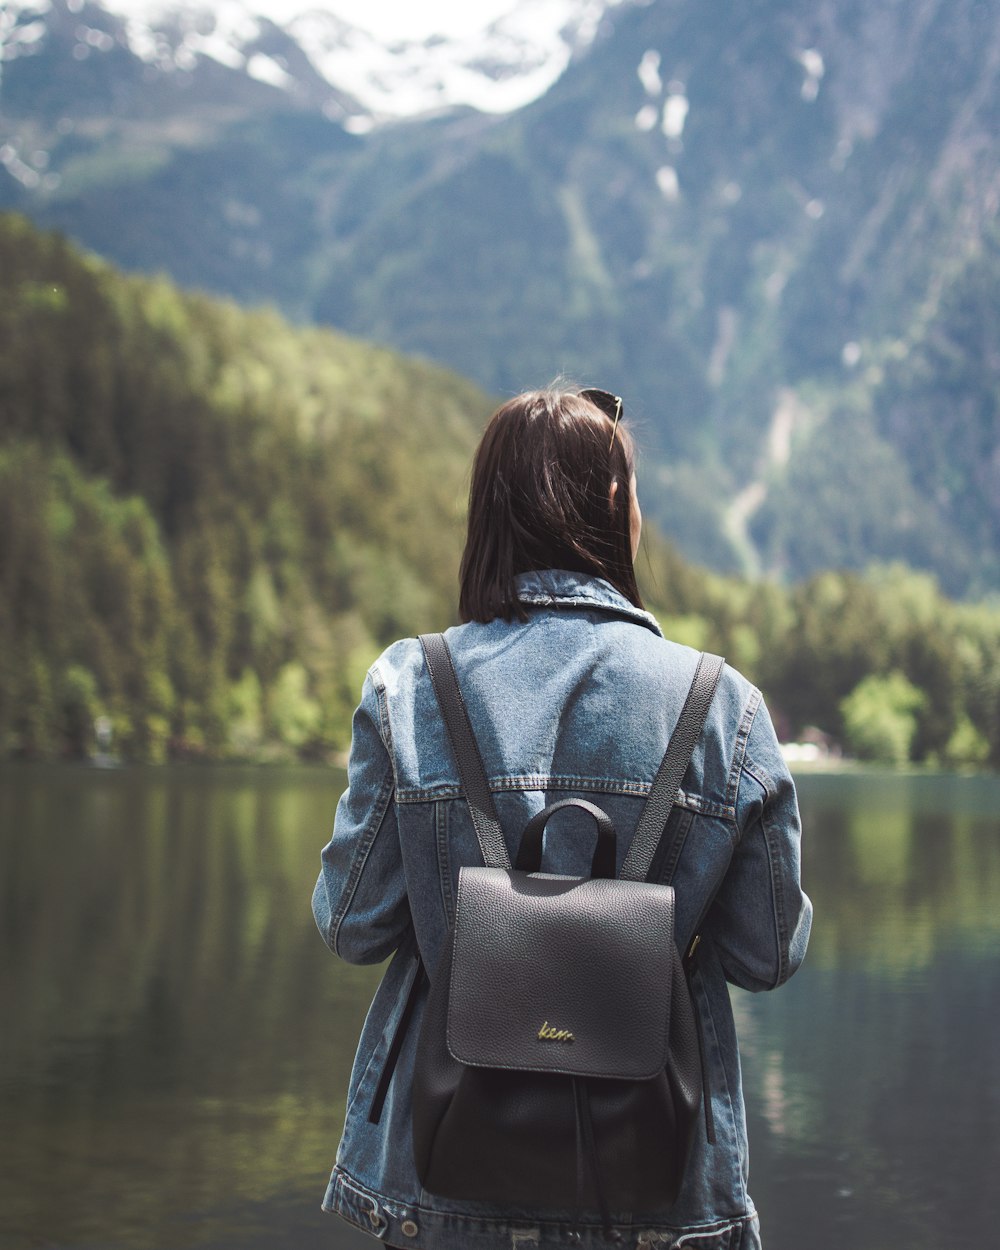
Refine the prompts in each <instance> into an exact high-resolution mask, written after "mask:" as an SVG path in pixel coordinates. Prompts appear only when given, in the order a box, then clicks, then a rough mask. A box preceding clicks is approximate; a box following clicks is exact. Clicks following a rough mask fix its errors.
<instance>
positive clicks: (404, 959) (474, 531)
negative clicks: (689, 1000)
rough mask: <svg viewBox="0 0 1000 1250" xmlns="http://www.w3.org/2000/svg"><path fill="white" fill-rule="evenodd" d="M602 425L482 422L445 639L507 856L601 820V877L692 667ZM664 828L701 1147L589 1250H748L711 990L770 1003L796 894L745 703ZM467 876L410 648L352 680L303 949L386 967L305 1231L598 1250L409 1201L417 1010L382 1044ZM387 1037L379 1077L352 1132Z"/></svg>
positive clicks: (439, 741)
mask: <svg viewBox="0 0 1000 1250" xmlns="http://www.w3.org/2000/svg"><path fill="white" fill-rule="evenodd" d="M620 416H621V401H620V400H619V399H617V398H616V397H615V396H612V395H609V394H608V393H607V392H603V391H594V390H590V391H575V390H554V389H553V390H547V391H540V392H532V393H528V394H525V395H520V396H518V397H517V398H516V399H513V400H511V401H510V402H509V403H507V404H505V405H504V406H503V407H502V408H500V409H499V410H498V411H497V412H496V414H495V415H494V416H493V418H492V419H491V421H490V423H489V425H488V426H487V429H486V431H485V433H484V435H483V438H482V441H481V442H480V445H479V449H478V451H477V453H476V458H475V462H474V466H473V474H472V486H471V492H470V503H469V521H468V539H467V543H466V548H465V554H464V556H463V560H462V567H461V596H460V613H461V617H462V620H463V622H464V624H462V625H460V626H457V627H455V628H453V629H451V630H449V631H448V633H447V638H448V643H449V646H450V649H451V653H452V656H453V659H454V665H455V669H456V672H457V676H458V680H459V684H460V686H461V688H462V692H463V694H464V697H465V701H466V704H467V706H468V710H469V715H470V718H471V721H472V725H473V728H474V730H475V734H476V738H477V740H478V742H479V746H480V750H481V752H482V755H483V757H484V761H485V766H486V771H487V773H488V776H489V779H490V788H491V790H492V792H493V795H494V799H495V802H496V806H497V809H498V812H499V816H500V819H501V822H502V824H503V828H504V834H505V838H506V840H507V842H508V850H509V851H510V853H511V854H512V855H513V854H514V853H515V851H516V846H515V839H516V838H517V836H518V835H519V833H520V831H521V830H522V829H523V828H524V826H525V824H526V822H527V821H528V819H529V818H530V817H531V816H532V815H533V814H535V813H536V812H538V811H540V810H541V809H542V808H543V807H544V806H545V805H546V804H548V803H550V802H552V801H554V800H556V799H559V798H565V797H569V796H577V797H582V798H589V799H590V800H591V801H593V802H595V803H597V804H598V805H599V806H600V807H602V808H603V809H604V810H605V811H606V812H607V813H608V815H609V816H610V817H611V819H612V821H613V823H614V826H615V828H616V829H617V830H618V831H619V834H620V835H622V836H621V837H620V839H619V841H620V845H619V846H618V851H617V854H618V866H619V868H620V866H621V862H622V860H623V858H624V855H625V852H626V851H627V849H628V841H629V837H630V836H631V832H632V831H633V830H634V828H635V825H636V821H637V818H638V814H639V811H640V809H641V807H642V803H643V799H644V796H645V794H646V793H647V792H648V790H649V788H650V783H651V781H652V778H653V776H654V775H655V773H656V770H657V767H658V765H659V762H660V760H661V758H662V756H663V752H664V749H665V746H666V743H667V741H668V740H669V738H670V735H671V733H672V731H673V728H674V726H675V725H676V723H677V720H678V717H679V714H680V709H681V706H682V704H683V701H684V697H685V695H686V693H687V690H688V686H689V684H690V682H691V678H692V676H693V673H694V669H695V665H696V662H697V658H698V657H697V655H696V653H695V652H693V651H691V650H690V649H689V648H687V647H682V646H679V645H678V644H676V643H672V642H668V641H667V640H666V639H664V637H663V635H662V633H661V631H660V629H659V626H658V625H657V623H656V621H655V620H654V619H653V617H652V616H650V615H649V614H648V613H647V612H645V611H644V609H643V606H642V601H641V598H640V596H639V591H638V587H637V586H636V581H635V573H634V569H633V561H634V558H635V554H636V551H637V548H638V543H639V532H640V528H641V515H640V511H639V504H638V500H637V498H636V490H635V463H634V448H633V442H632V439H631V437H630V435H629V433H628V431H627V429H626V428H625V427H624V426H623V425H622V424H621V421H620V419H619V418H620ZM675 821H676V822H680V825H681V826H682V833H683V842H682V849H681V852H680V855H679V858H677V860H676V863H675V864H673V865H667V864H662V863H660V864H659V865H656V864H654V868H655V869H657V870H658V871H659V872H660V873H661V874H662V877H663V878H664V879H666V878H667V877H668V876H669V878H670V880H671V882H672V884H673V885H674V886H675V889H676V896H677V909H678V910H677V920H676V925H677V928H676V932H677V940H678V945H679V947H680V949H681V950H684V949H686V947H687V944H688V943H689V942H690V940H691V938H692V937H693V935H694V930H695V926H696V925H698V924H699V921H700V920H701V924H700V928H699V932H700V934H701V943H700V946H699V961H698V967H699V972H698V975H697V977H696V978H695V980H694V994H695V1001H696V1005H697V1009H698V1013H699V1015H700V1017H701V1021H702V1026H703V1030H704V1037H705V1039H706V1042H705V1062H706V1065H707V1069H708V1071H707V1077H708V1081H707V1084H708V1088H709V1089H710V1090H711V1100H712V1112H713V1119H714V1126H715V1133H714V1143H713V1144H710V1143H709V1142H708V1140H707V1139H706V1133H705V1127H704V1122H702V1123H701V1124H700V1126H699V1129H698V1132H697V1135H696V1139H695V1143H694V1147H693V1153H692V1156H691V1159H690V1161H689V1164H688V1167H687V1171H686V1173H685V1179H684V1184H683V1188H682V1190H681V1194H680V1197H679V1198H678V1200H677V1202H676V1203H675V1204H674V1205H673V1206H672V1207H670V1208H669V1209H668V1210H662V1211H640V1212H634V1213H631V1214H627V1215H621V1214H618V1215H616V1216H615V1224H614V1227H613V1228H612V1229H611V1230H610V1232H611V1236H612V1240H614V1241H616V1242H618V1243H619V1244H621V1245H624V1246H636V1247H642V1248H644V1250H645V1248H652V1247H654V1246H664V1247H667V1246H674V1245H691V1246H698V1247H701V1248H702V1250H723V1248H725V1250H737V1248H739V1250H747V1248H753V1247H758V1246H759V1244H760V1240H759V1232H758V1226H757V1217H756V1213H755V1210H754V1207H753V1204H752V1202H751V1200H750V1197H749V1195H748V1193H747V1144H746V1126H745V1119H744V1110H743V1098H742V1091H741V1087H740V1069H739V1058H738V1052H737V1044H736V1035H735V1030H734V1026H733V1016H732V1010H731V1008H730V1004H729V995H728V990H727V982H732V983H733V984H735V985H739V986H742V987H744V988H745V989H750V990H765V989H773V988H774V987H775V986H778V985H780V984H781V983H782V982H783V981H785V980H787V978H788V977H789V976H791V974H792V973H793V972H794V971H795V969H796V968H797V967H798V965H799V963H800V962H801V960H802V957H803V955H804V953H805V947H806V942H807V940H808V934H809V924H810V919H811V906H810V903H809V900H808V899H807V897H806V896H805V895H804V894H803V892H802V889H801V886H800V881H799V816H798V809H797V805H796V800H795V791H794V788H793V786H792V781H791V778H790V777H789V775H788V772H787V770H786V768H785V766H784V763H783V761H782V758H781V754H780V752H779V749H778V744H777V741H776V738H775V734H774V729H773V727H772V725H771V721H770V718H769V717H768V714H767V711H766V709H765V707H764V705H763V703H762V702H761V696H760V692H759V691H758V690H756V689H754V687H753V686H751V685H750V683H749V682H747V681H746V680H745V679H744V678H743V677H741V676H740V675H739V674H738V673H736V672H735V671H734V670H733V669H731V668H728V667H727V668H726V669H725V671H724V673H723V676H722V679H721V681H720V683H719V687H718V689H717V691H716V694H715V697H714V700H713V702H712V706H711V709H710V712H709V718H708V721H707V724H706V727H705V730H704V732H703V734H702V736H701V740H700V743H699V745H698V746H697V747H696V749H695V754H694V757H693V759H692V762H691V765H690V766H689V768H688V771H687V773H686V774H685V778H684V783H683V785H682V788H681V793H680V796H679V799H678V802H677V804H676V805H675V808H674V814H673V816H672V817H671V823H672V824H673V823H674V822H675ZM684 827H686V830H685V829H684ZM626 834H627V835H628V836H625V835H626ZM592 840H593V835H592V830H591V829H588V828H586V827H583V828H582V829H581V832H580V836H579V837H578V838H575V839H574V837H572V836H559V837H554V838H551V839H549V838H547V839H546V862H545V867H546V869H547V870H548V871H552V872H557V873H567V874H575V875H583V874H585V873H586V872H587V870H588V866H589V856H590V853H591V850H592ZM481 862H482V861H481V857H480V852H479V847H478V844H477V841H476V836H475V832H474V829H473V826H472V821H471V818H470V815H469V811H468V807H467V805H466V803H465V801H464V799H463V798H462V795H461V790H460V786H459V781H458V773H457V768H456V765H455V762H454V759H453V755H452V752H451V749H450V747H449V745H448V740H447V737H446V732H445V729H444V726H443V724H442V722H441V717H440V713H439V711H438V707H437V703H436V700H435V695H434V692H433V688H432V686H431V683H430V678H429V675H428V671H427V668H426V665H425V661H424V656H423V653H422V650H421V647H420V645H419V643H418V642H417V640H416V639H413V638H409V639H404V640H403V641H401V642H397V643H395V644H394V645H393V646H391V647H389V648H388V650H387V651H386V652H385V653H384V654H383V655H382V656H381V657H380V658H379V659H378V660H377V661H376V663H375V664H374V665H373V666H372V668H371V670H370V671H369V673H368V676H367V678H366V681H365V685H364V690H363V693H362V699H361V705H360V707H359V708H358V710H357V713H356V715H355V719H354V728H353V741H352V746H351V755H350V762H349V767H348V789H347V791H346V792H345V794H344V795H343V797H342V798H341V800H340V803H339V805H338V808H337V815H336V821H335V825H334V833H333V838H332V840H331V842H330V843H329V845H328V846H327V847H326V848H325V850H324V851H323V855H322V871H321V873H320V877H319V880H318V882H317V884H316V889H315V892H314V895H313V910H314V914H315V917H316V922H317V924H318V925H319V928H320V931H321V932H322V934H323V936H324V939H325V940H326V942H327V943H328V945H329V946H330V947H331V949H332V950H334V951H335V952H336V953H337V954H339V955H340V956H341V957H342V958H344V959H347V960H349V961H351V962H354V963H374V962H377V961H379V960H382V959H385V958H386V957H387V956H389V955H392V954H395V957H394V959H393V961H392V963H391V964H390V966H389V968H388V970H387V972H386V974H385V977H384V979H383V981H382V984H381V985H380V987H379V989H378V992H377V994H376V995H375V999H374V1002H373V1003H372V1007H371V1010H370V1011H369V1014H368V1018H367V1020H366V1022H365V1026H364V1030H363V1033H362V1037H361V1042H360V1046H359V1049H358V1054H357V1058H356V1060H355V1065H354V1071H353V1074H352V1077H351V1083H350V1089H349V1092H348V1106H347V1116H346V1124H345V1128H344V1136H343V1139H342V1141H341V1145H340V1150H339V1152H338V1155H337V1162H336V1165H335V1167H334V1169H333V1174H332V1176H331V1179H330V1184H329V1187H328V1189H327V1193H326V1197H325V1200H324V1203H323V1205H324V1208H325V1209H327V1210H329V1211H335V1212H337V1213H339V1214H340V1215H342V1216H343V1217H344V1218H345V1219H347V1220H348V1221H350V1222H351V1223H353V1224H356V1225H357V1226H359V1227H361V1228H363V1229H365V1230H366V1231H368V1232H370V1233H373V1234H374V1235H375V1236H377V1237H380V1238H381V1239H382V1240H383V1241H385V1242H386V1243H387V1244H388V1245H391V1246H422V1247H433V1248H434V1250H437V1248H439V1247H440V1248H442V1250H476V1248H481V1250H499V1248H500V1247H508V1246H509V1247H519V1246H520V1247H528V1246H531V1247H534V1246H539V1247H547V1246H552V1247H555V1246H566V1245H578V1246H594V1247H597V1246H606V1245H607V1244H608V1243H607V1240H606V1238H607V1234H608V1229H607V1228H605V1227H602V1223H601V1220H600V1218H599V1217H598V1216H597V1215H594V1216H593V1217H592V1218H591V1217H589V1216H583V1215H580V1216H578V1215H576V1214H574V1213H573V1212H565V1211H564V1212H558V1211H533V1212H527V1211H514V1210H507V1209H499V1208H496V1207H490V1206H486V1205H484V1204H480V1203H473V1202H463V1201H457V1200H446V1199H443V1198H440V1197H439V1196H436V1195H433V1194H430V1193H428V1192H427V1191H425V1190H423V1189H422V1187H421V1184H420V1182H419V1180H418V1178H417V1175H416V1170H415V1166H414V1162H413V1153H412V1145H411V1135H412V1123H411V1102H410V1086H411V1080H412V1074H413V1063H414V1052H415V1049H416V1042H417V1034H418V1032H419V1024H420V1012H421V1008H422V1001H418V1004H417V1007H416V1011H415V1013H414V1018H413V1019H412V1020H411V1021H410V1023H409V1027H408V1028H407V1029H406V1030H405V1032H402V1033H399V1031H398V1030H397V1025H398V1023H399V1017H400V1015H401V1013H402V1012H403V1009H404V1003H405V1000H406V998H407V990H408V983H409V981H410V980H411V979H412V972H413V967H414V962H415V958H416V954H417V952H418V951H419V953H420V955H421V956H422V958H423V961H424V963H425V964H426V966H427V967H428V968H429V969H431V970H432V972H433V969H434V967H435V964H436V962H437V956H438V954H439V952H440V950H441V946H442V941H443V938H444V935H445V933H446V930H447V928H448V926H449V923H450V922H451V919H452V917H453V914H454V899H455V889H456V882H457V878H458V870H459V868H460V867H461V866H462V865H472V864H478V863H481ZM671 869H672V871H671ZM702 917H704V918H703V919H702ZM397 1035H398V1036H400V1037H401V1039H402V1045H401V1049H400V1051H399V1054H398V1061H397V1062H396V1065H395V1069H394V1072H393V1076H392V1079H391V1081H390V1082H389V1084H388V1089H387V1091H386V1090H385V1088H384V1082H383V1089H382V1090H380V1094H383V1093H384V1094H385V1102H384V1105H383V1106H382V1111H381V1116H380V1118H379V1119H378V1123H373V1122H372V1119H370V1118H369V1112H370V1109H371V1106H372V1101H373V1098H375V1096H376V1090H377V1089H378V1087H379V1081H380V1077H381V1076H382V1073H383V1071H385V1068H386V1054H387V1051H388V1049H389V1047H390V1044H391V1042H392V1039H393V1038H394V1037H395V1036H397Z"/></svg>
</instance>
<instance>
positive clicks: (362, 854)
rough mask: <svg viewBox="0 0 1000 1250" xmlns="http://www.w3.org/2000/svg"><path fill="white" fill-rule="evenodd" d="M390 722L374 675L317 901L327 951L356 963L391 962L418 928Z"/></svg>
mask: <svg viewBox="0 0 1000 1250" xmlns="http://www.w3.org/2000/svg"><path fill="white" fill-rule="evenodd" d="M383 724H384V721H383V717H382V706H381V702H380V699H379V695H378V690H377V688H376V683H375V680H374V679H373V676H372V672H369V673H368V676H367V677H366V678H365V684H364V688H363V690H362V694H361V703H360V705H359V707H358V709H357V711H356V712H355V713H354V722H353V726H352V736H351V752H350V757H349V759H348V765H347V789H346V790H345V791H344V793H343V795H342V796H341V798H340V802H339V803H338V804H337V813H336V816H335V818H334V823H333V837H332V838H331V839H330V841H329V843H328V844H327V845H326V846H325V847H324V848H323V852H322V855H321V861H322V867H321V869H320V874H319V880H318V881H317V882H316V888H315V889H314V890H313V897H312V908H313V915H314V916H315V918H316V924H317V926H318V927H319V931H320V933H322V935H323V939H324V941H325V942H326V944H327V946H329V947H330V949H331V950H332V951H334V952H335V953H336V954H337V955H339V956H340V957H341V958H342V959H346V960H347V961H348V962H349V963H356V964H370V963H378V962H379V961H381V960H383V959H386V958H388V956H389V955H391V954H392V952H393V951H394V950H395V949H396V947H397V946H399V944H400V943H401V941H402V940H403V938H404V937H405V935H406V934H407V932H408V931H409V929H410V926H411V919H410V907H409V901H408V899H407V896H406V880H405V877H404V874H403V863H402V855H401V852H400V846H399V830H398V826H397V823H396V808H395V804H394V802H393V796H394V793H395V782H394V778H393V770H392V760H391V758H390V755H389V752H388V750H387V749H386V744H385V741H384V740H383V737H382V726H383Z"/></svg>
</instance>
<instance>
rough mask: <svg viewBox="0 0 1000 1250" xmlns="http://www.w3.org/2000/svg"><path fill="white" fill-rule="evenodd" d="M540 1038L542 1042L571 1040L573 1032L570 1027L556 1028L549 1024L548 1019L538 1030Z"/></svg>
mask: <svg viewBox="0 0 1000 1250" xmlns="http://www.w3.org/2000/svg"><path fill="white" fill-rule="evenodd" d="M538 1040H539V1041H540V1042H571V1041H572V1040H573V1034H572V1033H571V1032H570V1031H569V1029H556V1028H553V1026H552V1025H551V1024H549V1022H548V1020H546V1021H545V1023H544V1024H543V1025H542V1027H541V1028H540V1029H539V1030H538Z"/></svg>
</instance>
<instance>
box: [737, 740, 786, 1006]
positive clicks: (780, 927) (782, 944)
mask: <svg viewBox="0 0 1000 1250" xmlns="http://www.w3.org/2000/svg"><path fill="white" fill-rule="evenodd" d="M742 771H743V772H744V773H745V774H746V775H747V776H748V777H749V778H750V779H751V780H752V781H754V782H756V784H757V785H758V786H760V788H761V790H763V792H764V799H763V802H762V804H761V812H760V827H761V832H762V833H763V835H764V849H765V850H766V851H767V875H768V879H769V880H770V883H771V912H772V918H773V921H774V940H775V946H776V948H777V955H778V957H777V961H776V967H777V972H776V974H775V979H774V980H773V981H771V982H770V983H769V985H768V989H771V990H776V989H777V988H778V986H779V985H783V984H784V983H785V981H787V980H788V953H787V952H788V921H787V916H786V914H785V913H786V908H785V886H784V881H783V879H782V875H781V873H780V872H776V871H775V861H776V859H777V858H778V857H779V855H780V849H779V848H777V847H776V839H775V835H774V832H773V831H772V829H771V828H770V825H769V823H768V819H767V800H768V799H769V798H770V797H771V796H772V789H771V786H770V785H769V784H768V781H767V779H766V778H765V777H762V776H761V775H760V770H759V769H755V768H754V764H753V760H751V759H750V757H749V756H746V757H745V758H744V761H743V769H742ZM741 834H742V831H741Z"/></svg>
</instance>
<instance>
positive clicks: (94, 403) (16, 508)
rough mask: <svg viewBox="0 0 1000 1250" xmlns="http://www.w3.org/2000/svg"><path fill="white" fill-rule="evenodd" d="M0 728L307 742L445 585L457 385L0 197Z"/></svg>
mask: <svg viewBox="0 0 1000 1250" xmlns="http://www.w3.org/2000/svg"><path fill="white" fill-rule="evenodd" d="M0 272H3V274H4V275H5V278H4V298H3V300H2V301H0V592H2V598H0V751H2V752H4V753H16V754H26V755H41V756H52V755H61V754H64V753H68V754H72V755H80V754H86V753H88V752H90V751H92V750H93V749H94V745H95V743H94V728H93V722H94V719H95V717H96V716H97V715H106V716H107V717H108V718H109V720H110V723H111V724H112V726H113V736H112V745H111V749H112V751H113V752H114V753H115V754H117V755H120V756H122V757H125V758H135V759H146V760H158V759H163V758H166V757H167V755H169V754H179V755H205V754H208V755H211V756H224V755H227V754H236V755H243V754H261V753H264V754H266V753H267V752H268V750H269V749H270V748H271V747H273V748H274V749H275V750H280V751H294V752H300V753H301V752H305V753H316V752H319V753H321V754H326V753H329V752H330V751H332V750H335V749H340V748H342V747H343V746H345V745H346V742H347V740H348V739H349V724H350V712H351V708H353V705H354V702H355V701H356V699H357V695H358V691H359V689H360V682H361V678H362V677H363V674H364V670H365V668H367V665H368V664H369V663H370V662H371V660H372V659H373V658H374V656H375V655H376V654H377V653H378V651H379V650H380V648H381V647H382V646H384V645H385V644H387V643H388V642H390V641H391V640H393V639H394V638H395V637H397V636H398V635H399V634H401V633H409V632H412V631H413V630H414V629H421V628H431V627H435V626H441V625H444V624H446V623H447V622H448V621H449V620H450V619H451V617H452V615H453V612H454V605H455V595H456V591H455V584H454V571H455V568H456V567H457V563H458V557H459V552H460V542H461V527H460V524H459V522H460V518H461V512H462V495H463V493H464V489H465V474H466V472H467V466H468V461H469V456H470V454H471V451H472V448H473V446H474V444H475V440H476V433H477V425H478V423H479V422H480V421H481V420H482V419H483V418H484V417H485V416H486V415H487V413H488V411H489V407H490V405H489V401H488V400H487V399H486V397H485V396H483V395H481V394H480V393H479V392H478V391H476V390H475V389H474V388H473V387H471V386H470V385H469V384H467V383H464V382H462V381H461V380H460V379H458V378H456V377H454V376H452V375H449V374H447V373H445V372H444V371H443V370H440V369H435V368H432V367H431V366H429V365H425V364H422V363H420V362H417V361H412V360H403V359H401V358H399V357H397V356H394V355H393V354H392V353H389V352H386V351H381V350H377V349H375V348H371V347H368V346H365V345H363V344H361V343H355V342H351V341H350V340H348V339H345V338H344V337H342V336H339V335H335V334H332V333H327V332H322V331H317V330H304V331H302V330H300V331H296V330H293V329H292V328H291V327H289V326H288V325H287V324H286V323H285V322H283V321H282V320H281V319H280V318H278V317H277V316H276V315H275V314H273V313H270V312H267V311H259V312H249V313H248V312H243V311H239V310H237V309H236V308H234V307H232V306H230V305H226V304H222V303H220V302H216V301H211V300H208V299H206V298H204V297H201V296H188V295H182V294H181V293H180V292H178V291H177V290H176V289H175V288H174V287H173V286H172V285H171V284H170V283H168V282H166V281H164V280H162V279H156V280H137V279H129V278H125V277H122V276H121V275H119V274H116V273H115V272H114V271H113V270H111V269H110V268H108V267H106V266H104V265H101V264H100V263H98V262H96V261H93V260H91V259H88V258H84V257H81V256H80V255H79V254H78V253H76V252H75V251H74V250H73V249H72V248H71V247H70V246H69V245H67V244H66V243H65V242H64V241H63V240H61V239H59V238H58V237H57V236H54V235H43V234H39V233H38V232H36V231H35V230H34V229H32V228H31V227H29V226H28V225H27V224H26V223H25V222H24V221H23V220H21V219H20V218H17V217H12V216H0Z"/></svg>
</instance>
